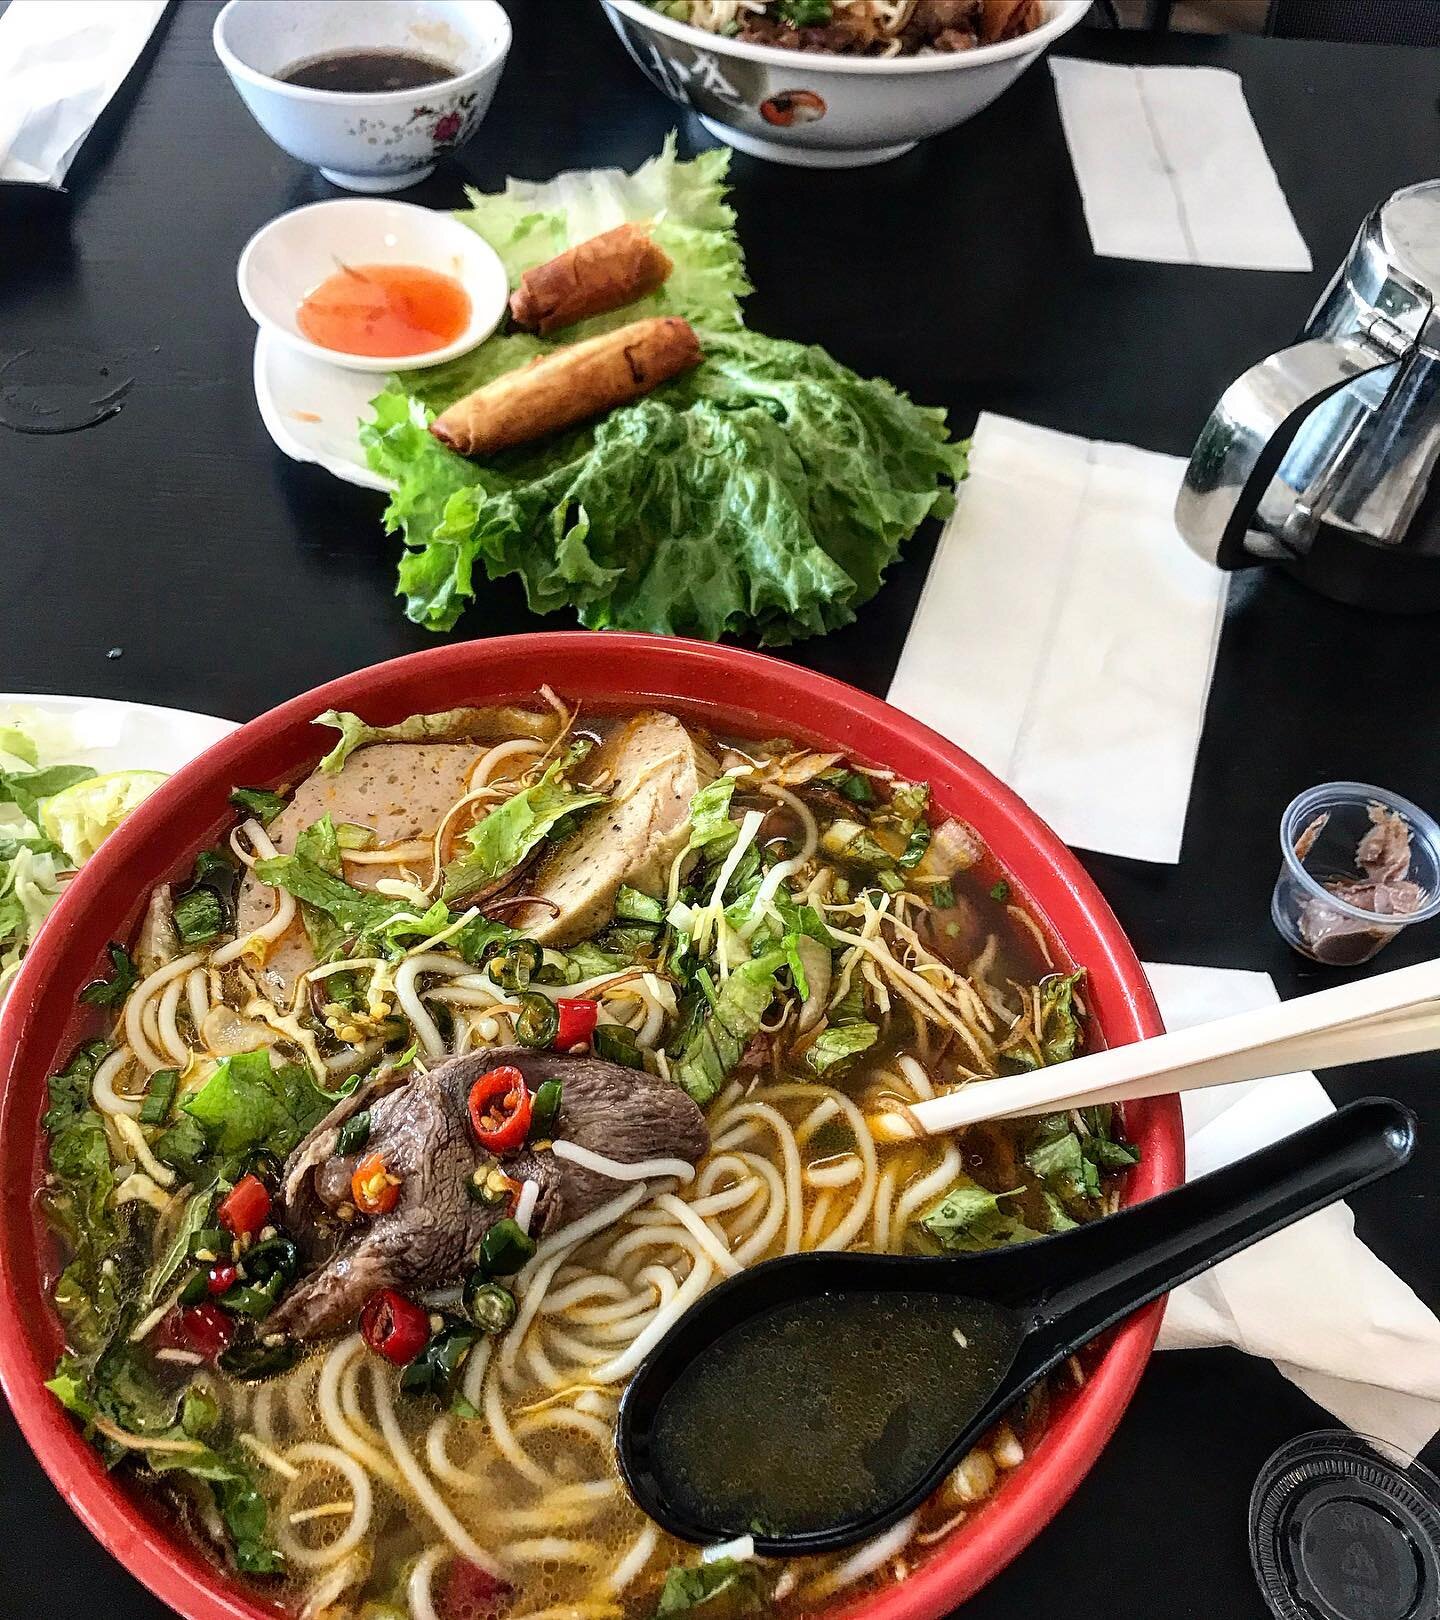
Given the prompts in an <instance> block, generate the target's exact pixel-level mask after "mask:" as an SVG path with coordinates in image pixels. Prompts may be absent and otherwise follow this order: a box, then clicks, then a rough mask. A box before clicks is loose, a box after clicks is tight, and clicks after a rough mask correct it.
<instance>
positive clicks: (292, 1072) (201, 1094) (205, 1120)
mask: <svg viewBox="0 0 1440 1620" xmlns="http://www.w3.org/2000/svg"><path fill="white" fill-rule="evenodd" d="M336 1100H337V1099H336V1098H335V1097H333V1096H331V1095H330V1093H329V1092H325V1091H322V1090H321V1089H320V1088H319V1086H317V1085H316V1084H315V1082H314V1080H313V1079H312V1077H311V1074H310V1071H309V1069H307V1068H306V1067H305V1066H304V1065H303V1064H299V1063H282V1064H281V1065H280V1067H279V1068H278V1069H277V1068H275V1067H274V1066H273V1065H272V1064H271V1062H270V1054H269V1053H268V1052H266V1051H259V1052H242V1053H240V1054H239V1055H238V1056H236V1057H228V1058H225V1059H223V1060H222V1062H221V1063H220V1064H219V1066H218V1067H217V1068H216V1070H215V1072H214V1074H212V1075H211V1076H210V1078H209V1079H208V1080H207V1081H206V1082H205V1084H204V1085H203V1086H202V1087H201V1088H200V1090H199V1091H197V1092H196V1093H195V1095H194V1096H193V1097H191V1098H190V1099H189V1100H188V1101H187V1102H186V1103H185V1104H184V1105H183V1107H182V1112H183V1113H184V1114H185V1115H186V1116H187V1117H188V1118H190V1119H192V1120H194V1121H195V1123H196V1124H197V1125H199V1127H200V1128H201V1130H202V1131H203V1132H204V1133H205V1142H206V1146H207V1147H208V1149H209V1151H210V1153H212V1154H214V1155H216V1156H217V1157H218V1158H220V1159H221V1160H222V1162H223V1163H224V1164H226V1165H227V1166H235V1167H238V1166H239V1165H240V1164H242V1163H243V1161H244V1160H245V1158H246V1157H247V1156H248V1155H249V1154H251V1153H253V1152H255V1151H256V1150H258V1149H263V1150H264V1151H265V1152H267V1153H273V1154H274V1155H275V1156H276V1157H277V1158H281V1159H283V1158H284V1157H285V1156H286V1155H287V1154H288V1153H289V1152H290V1151H291V1149H292V1148H294V1147H295V1146H296V1144H297V1143H298V1142H299V1141H300V1139H301V1137H302V1136H304V1135H305V1134H306V1133H307V1132H308V1131H309V1130H310V1129H311V1127H312V1126H314V1125H316V1124H318V1123H319V1121H320V1120H321V1119H323V1118H324V1117H325V1115H326V1114H327V1113H329V1111H330V1110H331V1108H333V1107H334V1106H335V1103H336ZM161 1140H162V1141H163V1140H164V1138H162V1139H161Z"/></svg>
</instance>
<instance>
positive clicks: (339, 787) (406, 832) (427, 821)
mask: <svg viewBox="0 0 1440 1620" xmlns="http://www.w3.org/2000/svg"><path fill="white" fill-rule="evenodd" d="M481 752H482V749H481V747H480V746H479V745H477V744H475V743H468V742H458V743H373V744H371V746H370V747H368V748H359V749H356V751H355V752H354V753H353V754H351V756H350V758H349V759H347V760H346V761H345V764H344V766H343V768H342V769H341V770H340V771H338V772H337V773H336V774H335V775H334V776H327V775H326V774H325V773H324V772H323V771H319V770H317V771H313V772H311V774H310V775H309V776H308V777H306V779H305V780H304V781H303V782H302V783H301V784H300V786H299V787H298V788H297V789H296V790H295V796H294V798H292V799H291V801H290V803H289V804H288V805H287V806H286V807H285V809H284V810H282V811H281V812H280V814H279V815H278V816H277V817H276V818H275V820H274V821H272V822H271V823H270V826H269V828H268V829H267V831H268V832H269V834H270V838H271V841H272V842H273V843H274V845H275V847H276V849H278V850H279V851H280V853H281V854H282V855H289V854H290V853H291V852H292V851H293V850H294V848H295V840H296V839H297V838H298V837H299V836H300V834H301V833H302V832H304V830H305V829H306V828H307V827H309V826H311V825H312V824H313V823H315V822H317V821H319V820H320V818H321V817H322V816H324V815H329V816H330V817H331V818H332V819H333V820H334V822H335V825H336V826H337V827H338V826H339V825H340V824H341V823H342V822H351V823H353V824H354V825H356V826H360V827H368V828H369V829H370V830H371V831H372V832H373V833H374V834H375V837H376V840H377V841H378V842H379V843H382V844H397V843H401V842H403V841H405V840H407V839H412V838H428V837H430V835H431V834H432V833H433V832H434V831H435V828H436V827H437V826H438V825H439V822H440V818H441V816H443V815H444V814H445V812H446V811H447V810H448V809H449V808H450V806H451V805H452V804H454V802H455V801H456V799H458V798H459V797H460V796H461V795H462V794H463V793H464V792H465V789H466V784H467V783H468V781H469V778H470V772H471V771H472V770H473V769H474V767H475V762H476V760H477V759H478V758H479V757H480V753H481ZM418 864H419V865H420V867H421V868H422V870H421V879H422V881H424V880H425V879H426V878H428V877H429V875H430V873H429V863H428V862H420V863H418ZM396 875H397V874H396V869H395V868H394V867H393V866H366V865H355V866H351V867H349V868H348V869H347V871H346V873H345V876H346V880H347V881H348V882H350V883H353V884H354V885H355V887H356V888H358V889H369V888H373V887H374V886H375V884H376V883H377V882H379V880H380V879H381V878H382V877H395V876H396ZM271 894H272V891H271V890H270V889H269V887H268V886H267V885H265V884H263V883H261V882H260V881H259V880H258V879H257V878H254V877H252V876H251V875H250V874H249V873H246V875H245V879H244V881H243V882H242V883H241V885H240V896H239V902H238V908H237V914H236V926H237V928H238V929H239V931H240V933H241V934H246V933H249V932H251V931H252V930H253V929H256V928H259V927H260V926H261V925H262V924H263V923H265V922H267V921H268V920H269V918H270V916H271V914H272V908H273V901H272V898H271ZM314 965H315V953H314V952H313V951H312V950H311V949H310V941H309V940H308V939H307V938H306V935H305V928H304V925H303V924H302V923H301V921H300V919H299V917H298V916H297V917H296V919H295V921H294V923H292V924H291V926H290V927H289V928H288V929H287V930H286V932H285V933H284V934H282V935H281V936H280V938H279V939H278V940H277V941H276V942H275V943H274V944H273V945H272V946H271V948H270V952H269V954H268V956H267V957H266V960H265V966H264V968H263V969H262V970H261V973H260V978H261V981H262V983H263V984H264V987H265V989H266V991H267V993H269V994H270V996H271V997H272V999H274V1000H275V1001H276V1002H277V1003H279V1004H286V1003H288V1002H289V1000H290V996H291V993H292V991H293V989H294V985H295V980H296V979H297V978H298V977H299V976H300V974H302V973H303V972H304V971H305V969H306V968H309V967H313V966H314Z"/></svg>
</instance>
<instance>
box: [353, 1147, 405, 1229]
mask: <svg viewBox="0 0 1440 1620" xmlns="http://www.w3.org/2000/svg"><path fill="white" fill-rule="evenodd" d="M350 1196H351V1198H352V1199H353V1200H354V1202H355V1207H356V1209H358V1210H359V1211H360V1213H361V1214H362V1215H388V1214H389V1213H390V1211H391V1210H392V1209H394V1208H395V1206H396V1204H398V1203H399V1202H400V1177H399V1176H392V1175H391V1174H390V1171H389V1169H388V1168H387V1167H386V1164H385V1160H384V1159H383V1158H381V1156H380V1155H379V1154H378V1153H370V1154H367V1155H366V1156H365V1158H363V1159H361V1161H360V1163H359V1164H357V1165H356V1166H355V1173H354V1175H352V1176H351V1177H350Z"/></svg>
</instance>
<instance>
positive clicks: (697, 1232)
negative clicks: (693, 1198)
mask: <svg viewBox="0 0 1440 1620" xmlns="http://www.w3.org/2000/svg"><path fill="white" fill-rule="evenodd" d="M655 1203H656V1205H657V1206H658V1207H659V1208H661V1209H663V1210H665V1211H666V1212H667V1214H670V1215H673V1216H674V1217H675V1219H676V1220H677V1221H679V1222H680V1223H681V1224H682V1225H683V1226H684V1227H685V1230H686V1231H687V1232H689V1233H690V1235H691V1236H692V1237H693V1238H694V1239H695V1241H696V1242H697V1243H698V1244H699V1245H700V1247H701V1248H702V1249H703V1250H704V1251H705V1254H706V1256H707V1257H708V1259H709V1260H710V1262H711V1264H712V1265H714V1267H715V1269H716V1270H717V1271H719V1272H721V1273H722V1274H723V1275H724V1276H727V1277H733V1276H735V1275H736V1274H737V1273H738V1272H740V1271H741V1270H742V1269H743V1267H742V1266H741V1264H740V1262H739V1261H738V1260H737V1259H736V1258H735V1256H734V1255H733V1254H731V1253H730V1251H729V1249H727V1248H726V1247H725V1245H724V1244H723V1243H721V1241H720V1240H719V1238H717V1237H716V1236H715V1233H714V1232H713V1231H712V1230H711V1229H710V1227H709V1226H708V1225H707V1224H706V1223H705V1222H704V1221H703V1220H701V1218H700V1217H699V1216H698V1215H697V1214H696V1213H695V1211H694V1210H693V1209H691V1208H690V1206H689V1205H688V1204H686V1203H684V1202H682V1200H680V1199H679V1198H677V1197H676V1196H675V1194H674V1193H661V1195H660V1196H659V1197H658V1198H657V1199H656V1200H655Z"/></svg>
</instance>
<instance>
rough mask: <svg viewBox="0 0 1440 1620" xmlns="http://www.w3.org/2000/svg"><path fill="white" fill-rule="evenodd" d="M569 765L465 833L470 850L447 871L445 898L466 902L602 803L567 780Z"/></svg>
mask: <svg viewBox="0 0 1440 1620" xmlns="http://www.w3.org/2000/svg"><path fill="white" fill-rule="evenodd" d="M566 764H567V762H566V761H564V760H559V761H557V762H556V763H555V764H554V765H552V766H551V767H550V768H549V769H548V770H547V771H546V772H545V774H544V775H543V776H542V777H541V778H540V780H539V781H538V782H537V783H536V784H535V785H534V787H528V788H523V789H522V790H521V791H520V792H519V793H516V794H515V795H513V797H511V798H509V799H506V800H505V801H504V803H503V804H500V805H498V806H497V807H496V808H495V809H494V810H492V811H491V812H490V814H489V815H488V816H486V817H485V818H484V820H483V821H477V822H476V823H475V825H474V826H473V827H471V828H470V830H469V831H468V832H467V833H466V834H465V839H464V842H465V843H466V844H467V845H468V846H469V847H468V849H467V850H466V852H465V853H464V854H463V855H461V856H460V857H459V858H458V859H457V860H454V861H452V862H451V863H450V864H449V865H448V866H447V867H446V868H445V889H444V897H445V899H446V900H447V901H454V900H462V899H463V898H464V897H465V896H466V895H467V894H473V893H474V892H475V891H476V890H477V889H481V888H483V887H484V886H485V885H486V884H487V883H489V882H491V881H492V880H493V879H495V878H498V877H503V876H504V875H505V873H507V872H513V871H514V870H515V868H516V867H517V866H519V865H520V863H521V862H522V861H523V860H525V858H526V857H527V856H528V855H529V854H530V853H531V851H532V850H534V849H535V848H536V847H537V846H538V845H539V844H540V842H541V841H542V840H543V839H545V838H550V837H553V836H554V835H555V832H556V829H557V827H558V824H559V823H560V822H562V821H564V820H565V819H566V817H568V816H573V815H575V814H576V813H577V812H578V811H581V810H588V809H589V808H590V806H591V805H595V804H599V803H600V801H601V800H602V799H603V798H604V796H605V795H604V794H603V793H585V792H582V791H580V790H579V789H577V788H572V787H570V786H568V785H567V784H566V782H565V781H564V772H565V769H566Z"/></svg>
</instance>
